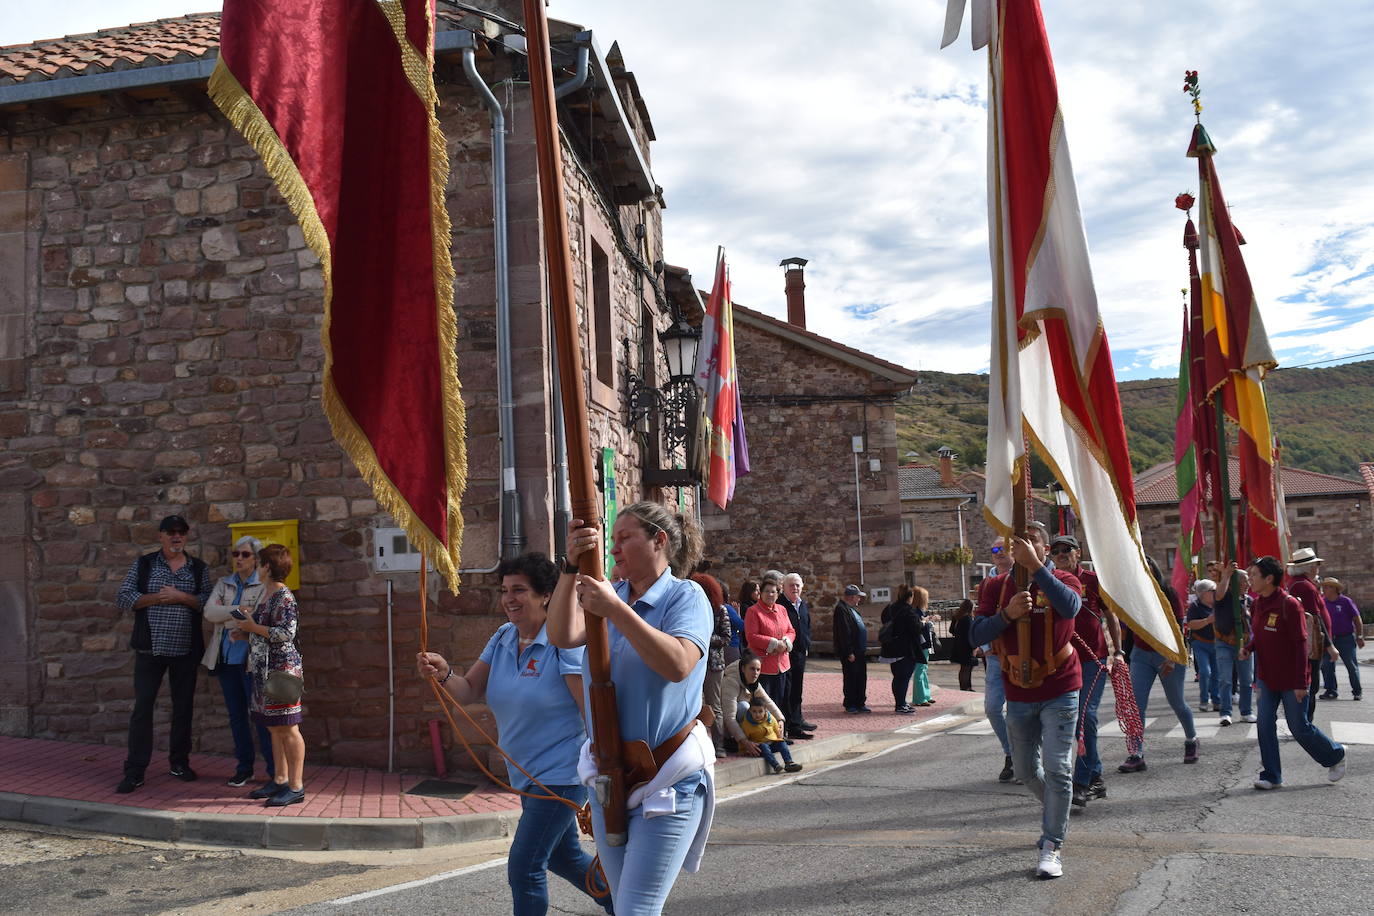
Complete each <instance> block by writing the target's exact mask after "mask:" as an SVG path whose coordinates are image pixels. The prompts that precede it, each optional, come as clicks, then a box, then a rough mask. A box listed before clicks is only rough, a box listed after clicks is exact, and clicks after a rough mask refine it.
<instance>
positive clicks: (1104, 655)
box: [1050, 534, 1124, 808]
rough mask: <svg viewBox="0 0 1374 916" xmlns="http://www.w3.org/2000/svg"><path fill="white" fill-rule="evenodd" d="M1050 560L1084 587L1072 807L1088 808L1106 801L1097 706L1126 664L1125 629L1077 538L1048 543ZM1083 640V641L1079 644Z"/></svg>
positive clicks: (1078, 624) (1078, 622)
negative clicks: (1079, 749)
mask: <svg viewBox="0 0 1374 916" xmlns="http://www.w3.org/2000/svg"><path fill="white" fill-rule="evenodd" d="M1050 558H1051V559H1052V560H1054V565H1055V568H1057V569H1062V570H1063V571H1064V572H1067V573H1070V574H1072V575H1073V577H1074V578H1075V579H1077V580H1078V581H1079V582H1080V583H1082V585H1083V607H1082V609H1081V610H1080V611H1079V612H1078V616H1076V617H1074V619H1073V629H1074V632H1075V633H1076V634H1078V639H1075V640H1074V641H1073V647H1074V650H1075V651H1077V652H1078V661H1079V664H1081V665H1082V666H1083V688H1082V691H1081V692H1080V694H1079V697H1078V731H1077V735H1076V737H1077V738H1079V739H1081V740H1082V742H1083V753H1082V754H1080V755H1079V757H1078V762H1077V763H1075V764H1074V768H1073V804H1074V807H1077V808H1083V807H1086V806H1087V804H1088V801H1089V800H1090V799H1093V798H1106V797H1107V786H1106V784H1105V783H1104V782H1103V781H1102V758H1101V757H1100V756H1099V755H1098V753H1097V706H1098V704H1099V703H1101V702H1102V691H1103V688H1105V687H1106V686H1107V681H1108V680H1110V679H1111V671H1112V665H1113V664H1114V663H1115V662H1116V661H1117V659H1122V660H1123V661H1124V658H1122V655H1121V652H1120V651H1119V649H1120V646H1121V628H1120V624H1118V623H1117V620H1116V615H1115V614H1113V613H1112V612H1111V610H1109V609H1108V607H1107V603H1106V602H1105V601H1103V600H1102V592H1101V589H1100V587H1099V586H1098V583H1097V573H1095V572H1093V571H1092V570H1090V569H1084V568H1083V565H1082V563H1081V562H1080V560H1081V558H1082V548H1081V547H1080V546H1079V544H1078V538H1076V537H1074V536H1073V535H1069V534H1061V535H1059V536H1058V537H1056V538H1055V539H1054V540H1053V541H1051V542H1050ZM1104 624H1105V625H1106V627H1107V631H1109V632H1110V633H1111V637H1112V643H1111V649H1108V647H1107V632H1105V631H1103V629H1102V627H1103V625H1104ZM1080 640H1081V641H1080Z"/></svg>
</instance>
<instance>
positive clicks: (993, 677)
mask: <svg viewBox="0 0 1374 916" xmlns="http://www.w3.org/2000/svg"><path fill="white" fill-rule="evenodd" d="M989 553H991V554H992V566H993V569H994V570H995V572H994V573H993V575H991V576H989V577H988V578H986V579H984V580H983V581H982V582H979V583H978V592H977V594H976V595H975V596H974V597H975V600H976V601H977V606H978V607H982V606H983V598H984V592H985V591H986V590H987V589H988V588H989V587H991V583H992V581H993V579H995V578H997V577H998V576H1004V575H1006V574H1007V573H1008V572H1010V571H1011V566H1012V562H1011V549H1010V548H1009V547H1007V545H1006V541H1005V540H1004V539H1003V538H997V539H995V540H994V541H993V542H992V546H991V547H990V548H989ZM972 632H973V628H972V626H971V625H970V627H969V635H970V638H972ZM975 644H976V643H975ZM975 654H979V655H982V657H983V663H984V665H985V666H986V667H984V669H983V715H985V716H987V718H988V724H989V725H991V726H992V733H993V734H994V735H996V736H997V742H998V743H999V744H1001V745H1002V772H1000V773H998V774H997V781H998V782H1011V781H1012V780H1013V779H1015V778H1016V768H1015V766H1014V765H1013V764H1012V760H1011V740H1010V739H1009V738H1008V737H1007V690H1006V686H1005V684H1004V683H1003V681H1002V664H1001V660H1000V659H999V658H998V657H997V651H996V649H994V648H993V646H992V645H991V644H984V645H981V646H979V647H978V649H977V650H976V651H975Z"/></svg>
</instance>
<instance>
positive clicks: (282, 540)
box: [229, 518, 301, 592]
mask: <svg viewBox="0 0 1374 916" xmlns="http://www.w3.org/2000/svg"><path fill="white" fill-rule="evenodd" d="M300 526H301V522H300V519H298V518H278V519H272V520H270V521H265V522H232V523H230V525H229V538H230V540H229V543H230V544H231V545H233V544H235V543H237V542H238V539H239V538H241V537H254V538H257V539H258V540H259V541H262V546H264V547H266V546H267V545H268V544H281V545H282V546H283V547H285V548H286V549H287V550H290V551H291V575H289V576H287V577H286V587H287V588H289V589H291V591H293V592H294V591H296V590H298V589H299V588H300V587H301V535H300Z"/></svg>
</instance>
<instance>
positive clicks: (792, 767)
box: [783, 763, 802, 773]
mask: <svg viewBox="0 0 1374 916" xmlns="http://www.w3.org/2000/svg"><path fill="white" fill-rule="evenodd" d="M801 768H802V765H801V764H800V763H789V764H787V765H786V766H784V767H783V769H784V770H786V771H787V772H789V773H797V772H800V770H801Z"/></svg>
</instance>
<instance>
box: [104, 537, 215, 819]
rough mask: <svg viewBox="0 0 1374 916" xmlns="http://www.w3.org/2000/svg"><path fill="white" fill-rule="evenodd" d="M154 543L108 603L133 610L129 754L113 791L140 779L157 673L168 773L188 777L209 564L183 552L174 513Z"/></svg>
mask: <svg viewBox="0 0 1374 916" xmlns="http://www.w3.org/2000/svg"><path fill="white" fill-rule="evenodd" d="M157 530H158V540H159V541H161V544H162V546H161V549H159V550H155V551H153V552H152V553H147V554H144V555H143V556H141V557H139V558H138V559H137V560H135V561H134V562H133V564H132V565H130V567H129V571H128V573H126V574H125V576H124V582H123V583H122V584H121V585H120V587H119V595H118V597H117V598H116V599H115V603H116V604H117V605H118V607H119V608H120V610H124V611H133V613H134V631H133V636H132V637H130V639H129V648H131V649H133V650H134V708H133V712H132V713H131V714H130V715H129V753H128V756H127V757H126V758H125V760H124V778H123V779H121V780H120V782H119V785H118V786H116V787H115V791H116V792H119V793H120V794H128V793H129V792H132V791H134V790H135V789H137V788H138V787H139V786H141V785H143V779H144V774H145V773H146V771H147V769H148V762H149V761H150V760H151V759H152V756H153V707H154V706H155V705H156V703H157V694H158V691H159V690H161V689H162V680H163V678H164V677H165V678H166V679H167V683H168V688H169V691H170V693H171V695H172V733H171V739H170V744H169V746H168V760H169V762H170V770H169V772H170V774H171V775H172V776H174V777H176V778H177V779H180V780H183V781H185V782H191V781H193V780H194V779H195V778H196V772H195V770H193V769H191V715H192V713H193V711H194V709H195V698H196V667H197V665H198V664H199V663H200V659H201V656H202V655H203V654H204V652H205V637H204V633H202V631H201V612H202V609H203V608H204V607H205V602H206V601H208V600H209V599H210V571H209V568H208V567H206V565H205V563H204V561H202V560H201V559H200V558H198V557H194V556H191V555H190V554H188V553H187V552H186V539H187V537H188V536H189V535H190V533H191V526H190V524H188V523H187V521H186V519H185V518H183V517H181V516H180V515H169V516H167V517H166V518H164V519H163V520H162V521H161V523H159V525H158V529H157Z"/></svg>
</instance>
